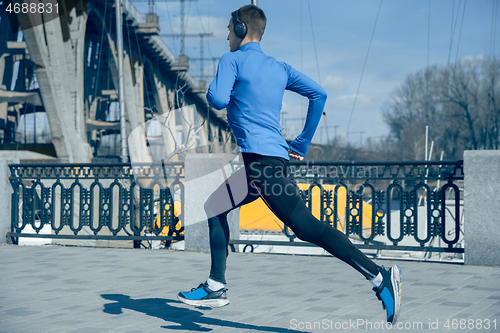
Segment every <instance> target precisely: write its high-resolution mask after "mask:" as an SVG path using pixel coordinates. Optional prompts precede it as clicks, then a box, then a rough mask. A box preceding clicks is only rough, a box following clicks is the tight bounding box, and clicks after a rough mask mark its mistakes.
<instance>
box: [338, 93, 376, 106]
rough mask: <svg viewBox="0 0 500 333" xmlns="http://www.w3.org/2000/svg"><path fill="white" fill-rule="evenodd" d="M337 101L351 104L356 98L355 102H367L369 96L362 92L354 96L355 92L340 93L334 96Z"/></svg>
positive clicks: (369, 99) (368, 101)
mask: <svg viewBox="0 0 500 333" xmlns="http://www.w3.org/2000/svg"><path fill="white" fill-rule="evenodd" d="M335 99H336V100H337V101H339V102H340V103H343V104H351V105H352V104H353V103H354V100H355V99H356V104H368V103H370V101H371V98H370V97H369V96H367V95H364V94H358V96H357V98H356V94H347V95H340V96H337V97H336V98H335Z"/></svg>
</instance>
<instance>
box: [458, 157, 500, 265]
mask: <svg viewBox="0 0 500 333" xmlns="http://www.w3.org/2000/svg"><path fill="white" fill-rule="evenodd" d="M464 189H465V201H464V214H465V226H464V237H465V244H464V247H465V255H464V256H465V264H467V265H489V266H500V246H498V243H499V241H500V223H499V221H500V205H499V197H498V190H499V189H500V151H498V150H490V151H488V150H475V151H465V153H464Z"/></svg>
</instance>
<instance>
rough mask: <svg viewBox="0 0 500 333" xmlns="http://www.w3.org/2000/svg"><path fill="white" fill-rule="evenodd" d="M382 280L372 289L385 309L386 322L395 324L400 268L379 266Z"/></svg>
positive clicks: (396, 266) (398, 306)
mask: <svg viewBox="0 0 500 333" xmlns="http://www.w3.org/2000/svg"><path fill="white" fill-rule="evenodd" d="M379 271H380V273H381V274H382V277H383V280H382V283H381V284H380V286H378V287H374V288H373V291H374V292H375V294H376V295H377V298H378V299H379V300H381V301H382V307H383V308H384V310H386V311H387V322H389V323H391V324H393V325H394V324H395V323H396V321H397V320H398V316H399V311H400V310H401V269H400V268H399V267H398V265H394V266H392V267H391V268H389V269H386V268H385V267H384V266H381V267H380V270H379Z"/></svg>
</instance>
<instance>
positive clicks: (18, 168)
mask: <svg viewBox="0 0 500 333" xmlns="http://www.w3.org/2000/svg"><path fill="white" fill-rule="evenodd" d="M10 169H11V184H12V187H13V189H14V193H13V194H12V223H11V231H10V233H9V234H8V236H9V237H11V238H12V239H13V241H14V243H17V240H18V238H19V237H42V238H69V239H113V240H118V239H120V240H134V241H136V242H139V241H142V240H164V241H172V240H180V239H183V235H182V234H181V232H182V230H183V228H182V225H183V224H182V221H183V216H182V207H183V203H184V165H183V164H182V163H180V162H179V163H169V164H153V165H139V166H135V165H134V166H133V167H132V166H131V165H130V164H36V165H35V164H13V165H10ZM134 175H135V176H134ZM463 177H464V175H463V161H451V162H450V161H440V162H430V161H427V162H390V163H378V162H364V163H356V162H352V163H350V162H336V163H332V162H291V163H290V168H289V178H290V179H291V180H292V181H293V182H294V183H296V184H301V189H300V194H301V196H302V199H303V200H304V201H305V202H306V205H307V206H308V208H309V209H310V210H311V212H313V213H315V214H316V215H317V217H318V218H319V220H320V221H322V222H324V223H327V224H329V225H331V226H332V227H335V228H339V229H341V230H342V231H343V232H345V233H346V234H347V235H349V236H351V237H352V236H354V237H356V238H358V239H359V240H360V241H361V242H362V243H361V244H356V246H358V247H360V248H365V249H395V250H416V251H429V252H454V253H463V252H464V248H463V243H462V239H461V235H462V234H463V230H462V225H461V216H462V208H461V207H462V206H463V204H462V203H463V193H462V192H461V191H460V189H461V188H463ZM318 198H319V200H318ZM176 202H177V203H180V207H181V209H180V211H181V212H180V213H179V212H178V211H177V212H176V208H175V203H176ZM177 210H178V209H177ZM46 226H50V230H51V234H41V233H40V232H41V231H42V229H43V228H44V227H46ZM28 229H32V231H31V232H28V231H27V230H28ZM84 229H86V230H84ZM84 231H86V233H84ZM284 232H285V234H286V235H287V236H288V239H289V241H287V242H276V241H265V240H260V241H257V240H231V241H230V243H231V245H232V246H233V247H234V245H236V244H250V245H251V244H254V245H257V244H264V245H285V244H286V245H296V246H313V245H312V244H309V243H304V242H297V241H295V235H293V233H292V232H291V231H290V230H288V229H285V230H284ZM435 243H438V244H437V245H436V244H435ZM440 243H443V245H442V246H441V244H440ZM137 244H138V243H136V245H137Z"/></svg>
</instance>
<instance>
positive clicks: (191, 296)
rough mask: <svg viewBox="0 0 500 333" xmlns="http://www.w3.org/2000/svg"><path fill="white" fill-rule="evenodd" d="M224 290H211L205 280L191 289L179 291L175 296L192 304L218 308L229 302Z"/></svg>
mask: <svg viewBox="0 0 500 333" xmlns="http://www.w3.org/2000/svg"><path fill="white" fill-rule="evenodd" d="M226 291H227V289H226V288H222V289H221V290H217V291H212V290H210V288H208V284H207V283H206V282H205V283H202V284H200V285H199V286H198V287H197V288H193V289H191V291H181V292H180V293H179V294H178V295H177V298H178V299H179V301H181V302H183V303H186V304H189V305H193V306H206V307H210V308H219V307H221V306H225V305H228V304H229V300H228V299H227V296H226Z"/></svg>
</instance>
